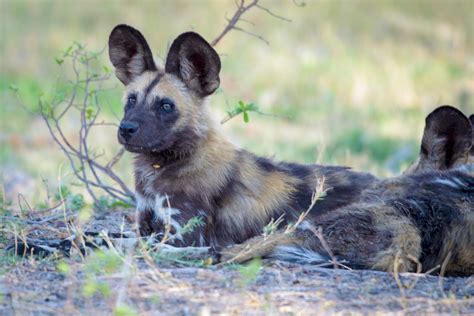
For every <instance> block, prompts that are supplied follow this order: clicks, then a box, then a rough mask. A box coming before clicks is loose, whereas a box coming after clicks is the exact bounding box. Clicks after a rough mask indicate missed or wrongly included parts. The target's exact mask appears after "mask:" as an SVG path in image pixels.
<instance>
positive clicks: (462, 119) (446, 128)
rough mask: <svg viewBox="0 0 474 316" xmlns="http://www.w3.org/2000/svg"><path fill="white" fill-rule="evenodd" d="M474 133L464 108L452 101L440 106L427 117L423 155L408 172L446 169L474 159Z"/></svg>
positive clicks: (422, 148) (421, 152) (422, 146)
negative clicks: (455, 105)
mask: <svg viewBox="0 0 474 316" xmlns="http://www.w3.org/2000/svg"><path fill="white" fill-rule="evenodd" d="M471 118H472V116H471ZM471 121H472V119H471ZM473 133H474V131H473V127H472V124H471V122H470V120H469V119H468V118H467V117H466V116H465V115H464V114H463V113H462V112H461V111H459V110H458V109H456V108H454V107H452V106H449V105H444V106H440V107H438V108H437V109H435V110H434V111H433V112H431V113H430V114H429V115H428V116H427V117H426V120H425V130H424V132H423V139H422V142H421V149H420V156H419V157H418V160H417V161H416V162H415V163H414V164H413V165H412V166H411V167H410V168H408V170H407V171H405V174H414V173H419V172H423V171H433V170H447V169H451V168H455V167H458V166H460V165H464V164H466V163H469V162H470V160H472V161H474V152H473V150H474V149H473V148H472V147H473V146H472V145H473V142H474V134H473Z"/></svg>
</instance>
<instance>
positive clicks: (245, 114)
mask: <svg viewBox="0 0 474 316" xmlns="http://www.w3.org/2000/svg"><path fill="white" fill-rule="evenodd" d="M244 122H245V123H248V122H249V113H248V112H247V111H244Z"/></svg>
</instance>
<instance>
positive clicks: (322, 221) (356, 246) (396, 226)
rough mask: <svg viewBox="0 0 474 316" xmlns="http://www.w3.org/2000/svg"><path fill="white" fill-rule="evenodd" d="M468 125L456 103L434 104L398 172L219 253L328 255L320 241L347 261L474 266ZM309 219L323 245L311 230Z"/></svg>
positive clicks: (316, 258)
mask: <svg viewBox="0 0 474 316" xmlns="http://www.w3.org/2000/svg"><path fill="white" fill-rule="evenodd" d="M471 118H472V116H471ZM470 125H471V124H470V123H469V120H468V119H467V117H465V116H464V115H463V114H462V113H461V112H460V111H458V110H457V109H455V108H452V107H449V106H443V107H440V108H438V109H436V110H435V111H433V112H432V113H431V114H430V115H428V117H427V119H426V127H425V131H424V135H423V141H422V146H421V151H420V157H419V159H418V161H417V162H416V163H415V164H414V165H413V166H412V167H411V168H409V170H408V171H407V172H406V174H405V175H404V176H400V177H395V178H391V179H386V180H382V181H380V182H378V183H377V184H375V185H373V187H372V188H369V189H367V190H365V191H364V192H363V193H362V194H361V198H360V201H358V202H356V203H353V204H351V205H348V206H345V207H342V208H340V209H337V210H334V211H332V212H330V213H327V214H324V215H322V216H319V217H318V218H317V220H316V222H306V221H305V222H303V225H301V227H298V228H297V230H296V231H295V233H293V234H288V233H286V232H284V231H278V232H277V233H275V234H273V235H270V236H266V237H264V236H259V237H256V238H253V239H251V240H249V241H247V242H245V243H243V244H240V245H234V246H231V247H229V248H227V249H224V250H223V251H222V253H221V259H222V260H224V261H228V260H232V261H233V262H242V261H246V260H248V259H250V258H253V257H257V256H267V257H275V258H279V259H284V260H290V261H296V262H302V263H322V262H328V259H329V255H330V254H329V253H328V251H329V250H328V249H326V248H325V247H324V246H326V247H329V249H330V251H331V254H332V255H334V256H335V257H336V258H337V259H338V260H342V261H343V262H344V263H345V264H346V265H349V266H351V267H353V268H365V269H377V270H383V271H392V272H393V271H399V272H407V271H416V270H417V269H419V268H421V271H429V270H432V269H434V268H435V267H438V268H439V270H440V269H441V267H442V266H444V271H443V272H444V273H446V274H448V275H472V274H474V165H473V164H471V162H472V161H473V158H474V156H473V152H472V150H471V151H470V148H471V145H472V144H473V143H474V135H473V134H472V131H473V128H472V127H471V126H470ZM428 144H431V145H428ZM453 149H454V150H453ZM455 157H457V158H456V159H455ZM433 167H435V168H437V170H433ZM316 226H318V227H320V228H322V234H321V236H322V238H323V239H324V240H325V242H326V245H323V244H322V243H321V240H320V239H318V238H316V236H315V234H314V231H315V229H316ZM439 270H438V271H439Z"/></svg>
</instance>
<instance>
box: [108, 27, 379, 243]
mask: <svg viewBox="0 0 474 316" xmlns="http://www.w3.org/2000/svg"><path fill="white" fill-rule="evenodd" d="M109 56H110V60H111V62H112V64H113V65H114V67H115V70H116V75H117V77H118V79H119V80H120V81H121V82H122V83H123V84H124V85H125V86H126V91H125V95H124V103H125V115H124V118H123V120H122V121H121V123H120V127H119V131H118V139H119V142H120V143H121V144H123V146H124V147H125V149H126V150H128V151H130V152H133V153H135V154H136V156H135V182H136V184H135V185H136V200H137V210H138V212H137V222H138V225H139V229H140V233H141V234H142V235H149V234H151V233H162V232H163V231H164V228H163V223H164V222H169V223H171V230H172V231H171V233H172V234H173V237H174V238H173V241H174V242H175V244H177V245H203V246H204V245H207V246H216V247H217V246H219V247H224V246H227V245H230V244H234V243H242V242H244V241H245V240H247V239H249V238H251V237H254V236H257V235H260V234H261V233H262V229H263V227H264V226H265V225H267V224H268V223H269V222H270V221H271V219H272V218H273V219H277V218H279V217H280V216H282V215H283V216H284V219H285V221H295V219H296V218H298V216H299V215H300V213H301V212H303V211H305V210H306V209H307V208H308V207H309V205H310V203H311V197H312V194H313V191H314V189H315V187H316V185H317V183H318V181H319V179H321V178H324V179H325V184H326V186H327V188H328V190H327V192H326V196H325V198H324V199H323V200H321V201H320V202H318V203H317V205H315V206H314V208H313V209H312V211H311V212H310V215H309V216H308V217H309V218H312V217H314V216H315V215H322V214H324V213H326V212H329V211H331V210H334V209H336V208H339V207H342V206H344V205H348V204H350V203H352V202H354V201H356V200H357V199H358V197H359V195H360V192H361V191H362V190H363V189H366V188H367V187H369V186H371V185H372V183H374V182H375V181H376V180H377V179H376V178H375V177H374V176H372V175H370V174H367V173H358V172H354V171H351V170H350V169H349V168H346V167H335V166H321V165H301V164H295V163H283V162H275V161H272V160H270V159H267V158H262V157H257V156H255V155H253V154H252V153H250V152H247V151H245V150H243V149H240V148H238V147H237V146H235V145H234V144H232V143H231V142H230V141H228V140H227V139H226V137H225V136H224V135H223V134H222V132H221V131H220V128H219V126H218V124H217V123H216V122H215V121H214V120H213V119H212V117H211V115H210V108H209V104H208V96H209V95H211V94H212V93H213V92H214V91H215V90H216V89H217V88H218V86H219V81H220V80H219V71H220V67H221V64H220V60H219V56H218V55H217V53H216V52H215V51H214V49H213V48H212V47H211V46H210V45H209V44H208V43H207V42H206V41H205V40H204V39H203V38H202V37H201V36H200V35H198V34H196V33H192V32H188V33H184V34H181V35H180V36H178V37H177V38H176V39H175V40H174V42H173V43H172V45H171V47H170V49H169V52H168V56H167V58H166V62H165V66H164V68H161V67H158V66H156V65H155V63H154V61H153V57H152V53H151V50H150V48H149V46H148V44H147V42H146V40H145V38H144V37H143V35H142V34H141V33H140V32H139V31H137V30H136V29H134V28H132V27H130V26H127V25H118V26H116V27H115V28H114V29H113V31H112V32H111V34H110V37H109ZM196 215H199V216H201V217H202V219H203V221H204V225H203V226H201V227H200V228H199V229H195V230H194V231H193V232H192V233H187V234H185V235H182V234H181V233H180V231H181V227H182V226H183V224H184V223H186V222H187V221H188V220H190V219H191V218H192V217H195V216H196Z"/></svg>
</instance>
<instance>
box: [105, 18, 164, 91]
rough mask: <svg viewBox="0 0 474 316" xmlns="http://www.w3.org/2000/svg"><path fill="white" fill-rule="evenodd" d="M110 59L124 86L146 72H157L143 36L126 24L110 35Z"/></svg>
mask: <svg viewBox="0 0 474 316" xmlns="http://www.w3.org/2000/svg"><path fill="white" fill-rule="evenodd" d="M109 58H110V61H111V62H112V64H113V65H114V67H115V75H116V76H117V78H118V79H119V80H120V81H122V83H123V84H124V85H127V84H129V83H130V82H131V81H132V80H133V79H135V78H136V77H138V76H140V75H141V74H142V73H143V72H144V71H147V70H153V71H154V70H157V69H156V66H155V62H154V61H153V55H152V53H151V50H150V47H149V46H148V43H147V42H146V40H145V38H144V37H143V35H142V34H141V33H140V32H139V31H138V30H136V29H134V28H133V27H131V26H128V25H125V24H120V25H117V26H116V27H115V28H114V29H113V30H112V32H111V33H110V36H109Z"/></svg>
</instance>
